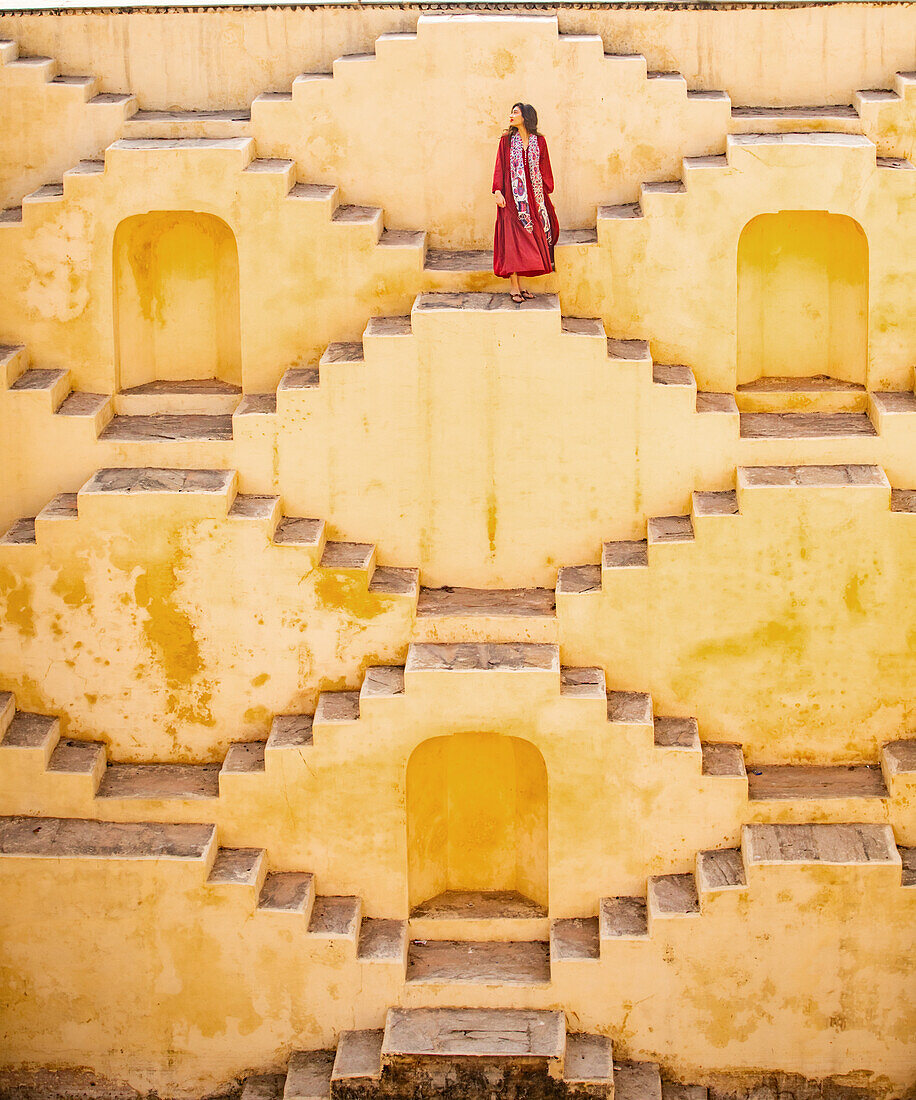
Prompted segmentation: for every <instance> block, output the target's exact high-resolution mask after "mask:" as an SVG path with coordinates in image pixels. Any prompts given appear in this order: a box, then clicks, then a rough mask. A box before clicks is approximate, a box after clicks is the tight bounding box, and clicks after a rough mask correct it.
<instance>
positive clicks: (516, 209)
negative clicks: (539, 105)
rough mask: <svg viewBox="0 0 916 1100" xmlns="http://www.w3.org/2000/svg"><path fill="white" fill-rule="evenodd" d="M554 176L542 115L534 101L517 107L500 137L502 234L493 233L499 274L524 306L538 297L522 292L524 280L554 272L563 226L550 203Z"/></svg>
mask: <svg viewBox="0 0 916 1100" xmlns="http://www.w3.org/2000/svg"><path fill="white" fill-rule="evenodd" d="M551 191H553V172H552V171H551V169H550V157H549V156H548V154H547V142H546V141H545V140H544V138H543V137H542V136H541V135H540V134H539V133H538V115H537V111H535V109H534V108H533V107H532V106H531V104H530V103H516V104H514V105H513V107H512V111H511V113H510V114H509V129H508V130H507V131H506V132H505V133H504V134H503V136H502V137H501V138H500V139H499V151H498V152H497V154H496V168H495V169H494V171H493V194H494V195H495V196H496V205H497V207H498V209H497V211H496V231H495V233H494V235H493V273H494V274H495V275H498V276H499V277H500V278H501V279H509V280H510V282H511V286H512V301H513V302H516V303H518V304H521V303H522V302H523V301H524V300H525V299H526V298H533V297H534V295H533V294H532V293H531V292H530V291H528V290H522V287H521V284H520V283H519V281H518V280H519V276H523V277H525V278H528V277H531V276H535V275H547V274H548V273H549V272H551V271H553V249H554V245H555V244H556V243H557V237H558V235H559V232H560V227H559V224H558V222H557V215H556V212H555V211H554V208H553V203H552V202H551V201H550V193H551Z"/></svg>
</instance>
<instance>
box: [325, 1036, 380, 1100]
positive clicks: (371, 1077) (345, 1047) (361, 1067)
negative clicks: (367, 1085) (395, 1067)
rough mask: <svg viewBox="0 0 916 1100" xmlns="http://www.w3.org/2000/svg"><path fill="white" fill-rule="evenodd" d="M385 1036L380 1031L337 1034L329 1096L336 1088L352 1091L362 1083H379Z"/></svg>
mask: <svg viewBox="0 0 916 1100" xmlns="http://www.w3.org/2000/svg"><path fill="white" fill-rule="evenodd" d="M384 1036H385V1033H384V1031H383V1030H381V1029H379V1030H377V1031H342V1032H341V1033H340V1038H339V1039H338V1040H337V1053H336V1055H335V1056H334V1067H333V1069H332V1071H331V1090H332V1092H333V1091H334V1086H335V1085H338V1084H344V1085H346V1086H347V1087H348V1088H353V1087H354V1086H358V1085H359V1084H361V1083H362V1082H371V1081H378V1080H379V1079H380V1078H381V1076H382V1043H383V1041H384Z"/></svg>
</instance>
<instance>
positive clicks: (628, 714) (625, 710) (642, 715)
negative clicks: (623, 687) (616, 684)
mask: <svg viewBox="0 0 916 1100" xmlns="http://www.w3.org/2000/svg"><path fill="white" fill-rule="evenodd" d="M607 720H608V721H609V722H620V723H622V724H623V725H627V726H651V727H652V730H653V740H654V737H655V719H654V716H653V713H652V696H651V695H647V694H646V693H645V692H642V691H609V692H608V693H607Z"/></svg>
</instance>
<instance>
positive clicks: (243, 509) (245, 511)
mask: <svg viewBox="0 0 916 1100" xmlns="http://www.w3.org/2000/svg"><path fill="white" fill-rule="evenodd" d="M279 505H280V498H279V497H269V496H258V495H257V494H254V493H237V494H236V497H235V500H233V502H232V507H231V508H230V509H229V515H230V516H231V517H234V518H237V519H265V520H266V519H270V518H271V516H272V515H273V514H274V512H275V511H276V510H277V508H278V507H279Z"/></svg>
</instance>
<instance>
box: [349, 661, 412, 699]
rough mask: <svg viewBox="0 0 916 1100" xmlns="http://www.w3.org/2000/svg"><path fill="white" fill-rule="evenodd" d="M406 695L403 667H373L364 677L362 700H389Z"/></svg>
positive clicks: (361, 692)
mask: <svg viewBox="0 0 916 1100" xmlns="http://www.w3.org/2000/svg"><path fill="white" fill-rule="evenodd" d="M403 694H404V666H403V665H371V666H370V667H369V668H367V669H366V672H365V675H364V676H363V684H362V687H361V688H360V692H359V695H360V698H361V699H378V698H389V697H391V696H393V695H403Z"/></svg>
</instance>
